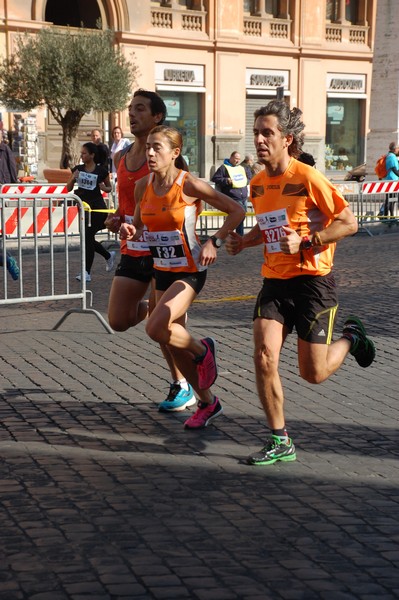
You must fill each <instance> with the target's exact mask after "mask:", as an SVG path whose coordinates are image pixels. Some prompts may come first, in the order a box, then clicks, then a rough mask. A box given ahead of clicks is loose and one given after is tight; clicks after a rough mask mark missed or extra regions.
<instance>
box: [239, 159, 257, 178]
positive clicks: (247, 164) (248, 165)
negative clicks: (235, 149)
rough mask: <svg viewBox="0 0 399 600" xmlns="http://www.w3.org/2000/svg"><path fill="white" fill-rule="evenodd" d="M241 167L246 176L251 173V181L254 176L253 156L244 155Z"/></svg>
mask: <svg viewBox="0 0 399 600" xmlns="http://www.w3.org/2000/svg"><path fill="white" fill-rule="evenodd" d="M240 164H241V166H242V167H244V169H245V170H246V172H247V175H249V173H251V179H252V177H253V176H254V175H255V171H254V164H255V161H254V155H253V154H246V155H245V157H244V160H243V161H242V162H241V163H240Z"/></svg>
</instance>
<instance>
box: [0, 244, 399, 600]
mask: <svg viewBox="0 0 399 600" xmlns="http://www.w3.org/2000/svg"><path fill="white" fill-rule="evenodd" d="M398 247H399V234H397V233H392V234H389V235H388V234H386V235H379V236H375V237H373V238H371V237H369V236H367V235H366V234H358V235H357V236H356V237H354V238H352V239H349V240H344V241H343V242H341V244H340V246H339V250H338V252H337V256H336V267H337V274H338V279H339V284H340V303H341V308H340V313H339V318H338V321H337V333H339V330H340V327H341V325H342V322H343V321H344V319H345V317H346V316H347V315H348V314H349V313H353V312H355V313H357V314H359V315H360V316H362V317H364V321H365V323H366V325H367V327H368V329H369V331H370V333H371V334H372V336H373V338H374V340H375V342H376V346H377V350H378V355H377V359H376V361H375V363H374V364H373V365H372V366H371V367H370V368H369V369H361V368H360V367H358V366H357V364H356V362H355V360H354V359H353V358H352V357H348V359H347V361H346V363H345V365H344V366H343V368H342V369H341V370H340V371H339V372H338V373H337V374H335V375H334V376H333V377H332V378H331V379H330V380H329V381H328V382H326V383H324V384H322V385H320V386H311V385H309V384H306V383H304V382H302V381H301V380H300V379H299V377H298V369H297V364H296V351H295V347H296V340H295V336H290V338H289V340H288V344H287V347H286V349H285V350H284V352H283V356H282V362H281V372H282V376H283V383H284V386H285V392H286V398H287V404H286V412H287V424H288V427H289V431H290V434H291V435H292V437H293V438H294V441H295V444H296V445H297V450H298V453H297V454H298V460H297V461H296V462H294V463H287V464H277V465H273V466H270V467H258V468H256V467H249V466H247V465H246V464H245V463H244V459H245V457H246V456H247V455H248V453H249V452H250V451H252V450H253V449H257V448H258V447H260V446H261V444H262V442H263V440H264V437H265V431H266V430H265V423H264V418H263V415H262V412H261V410H260V408H259V405H258V400H257V396H256V392H255V386H254V375H253V367H252V340H251V315H252V309H253V304H254V300H253V299H248V300H246V299H243V300H241V301H231V300H229V298H232V297H246V296H249V297H251V296H253V295H254V294H256V292H257V291H258V289H259V287H260V275H259V265H260V248H255V249H252V250H251V251H248V252H247V253H243V254H242V255H240V256H239V257H236V258H231V257H228V256H227V255H226V254H225V252H224V251H222V252H220V257H219V262H218V264H217V265H215V266H214V267H213V268H212V269H211V271H210V275H209V278H208V282H207V285H206V287H205V289H204V292H203V293H202V294H201V297H200V300H201V302H198V303H196V304H195V305H194V306H193V308H192V310H191V312H190V318H189V326H190V328H191V330H192V331H193V333H194V334H195V335H198V336H203V335H204V334H207V335H209V334H210V335H213V336H214V337H215V338H216V340H217V341H218V344H219V365H220V376H219V378H218V380H217V386H216V389H217V392H218V394H219V395H220V397H221V399H222V402H223V405H224V408H225V415H224V416H223V417H221V418H220V419H218V420H217V421H216V422H215V423H214V424H213V425H212V426H210V427H209V428H208V429H206V430H205V431H201V432H190V431H184V429H183V426H182V423H183V421H184V419H185V418H186V417H187V415H188V411H187V412H186V413H185V414H182V413H180V414H175V415H164V414H161V413H159V412H158V411H157V403H158V402H159V401H160V400H162V399H163V398H164V397H165V393H166V391H167V388H168V373H167V371H166V368H165V363H164V361H163V360H162V359H161V358H160V352H159V350H158V348H157V346H156V345H155V344H154V343H152V342H151V341H150V340H149V339H148V338H147V337H146V335H145V332H144V328H143V326H142V325H140V326H139V327H137V328H136V329H135V330H131V331H129V332H126V333H123V334H115V335H110V334H109V333H107V332H106V331H105V329H104V328H103V327H102V325H101V324H100V322H99V321H98V320H97V319H96V318H95V317H94V316H93V315H82V314H74V315H71V316H70V317H68V319H67V320H66V321H65V322H64V323H63V325H62V326H61V328H60V330H58V331H53V330H52V327H53V326H54V324H55V323H56V322H57V321H58V319H59V318H60V317H61V316H62V315H63V314H64V312H65V311H66V310H67V309H68V308H70V307H71V305H73V303H71V302H64V301H62V302H47V303H37V304H25V305H14V306H7V307H4V306H3V307H1V308H0V340H1V344H0V353H1V359H2V360H1V369H0V394H1V402H0V423H1V425H0V453H1V470H0V477H1V483H0V485H1V496H0V598H1V600H17V599H29V600H83V599H88V598H90V599H92V600H122V599H128V600H131V599H135V600H144V599H156V600H164V599H166V600H179V599H195V600H268V599H278V598H281V599H284V600H291V599H292V600H294V599H295V600H299V599H301V600H316V599H323V600H349V599H354V598H356V599H362V600H372V599H379V600H391V599H394V598H398V597H399V574H398V573H399V571H398V563H399V543H398V542H399V523H398V520H399V494H398V482H399V477H398V476H399V461H398V457H399V449H398V448H399V439H398V428H397V424H398V417H399V407H398V397H399V393H398V372H399V360H398V348H399V343H398V334H399V311H398V303H399V294H398V288H399V277H398V275H399V266H398V263H399V252H398ZM76 254H77V253H76ZM29 260H30V258H29V256H27V257H26V262H24V265H23V269H24V276H25V280H26V281H27V282H28V281H29V278H30V277H31V273H30V272H29V266H30V263H29ZM72 267H74V265H73V264H72ZM103 269H104V263H103V262H102V259H101V258H100V257H96V259H95V265H94V269H93V282H92V284H91V289H92V290H93V294H94V305H93V307H94V308H95V309H97V310H99V311H101V312H103V313H104V314H106V306H107V295H108V291H109V286H110V282H111V276H110V275H109V274H106V273H105V272H104V271H103ZM72 274H73V275H74V274H75V271H74V270H73V268H72ZM44 279H45V277H44ZM10 281H11V280H10ZM32 281H33V279H32ZM11 285H12V282H11V283H9V286H11Z"/></svg>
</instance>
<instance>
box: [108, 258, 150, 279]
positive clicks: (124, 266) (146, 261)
mask: <svg viewBox="0 0 399 600" xmlns="http://www.w3.org/2000/svg"><path fill="white" fill-rule="evenodd" d="M153 265H154V261H153V258H152V256H150V255H147V256H130V255H129V254H122V256H121V261H120V263H119V265H118V266H117V267H116V271H115V277H128V278H129V279H136V280H137V281H142V282H143V283H148V282H150V281H151V279H152V278H153V276H154V266H153Z"/></svg>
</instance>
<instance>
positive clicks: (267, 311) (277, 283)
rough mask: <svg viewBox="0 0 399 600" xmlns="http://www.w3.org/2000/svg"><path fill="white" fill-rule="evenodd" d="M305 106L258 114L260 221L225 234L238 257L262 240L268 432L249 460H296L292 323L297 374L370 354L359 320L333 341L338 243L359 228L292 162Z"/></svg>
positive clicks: (260, 365)
mask: <svg viewBox="0 0 399 600" xmlns="http://www.w3.org/2000/svg"><path fill="white" fill-rule="evenodd" d="M301 115H302V113H301V111H300V110H299V109H297V108H294V109H292V110H290V109H289V107H288V106H287V104H286V103H285V102H282V101H272V102H270V103H269V104H268V105H267V106H264V107H262V108H260V109H259V110H257V111H256V112H255V123H254V142H255V147H256V151H257V154H258V160H259V161H260V162H261V163H263V164H264V165H265V170H264V171H261V172H260V173H259V174H258V175H256V176H255V177H254V178H253V179H252V181H251V200H252V204H253V206H254V210H255V214H256V219H257V225H255V227H254V228H253V229H252V230H251V231H250V232H248V233H247V234H246V235H244V236H243V237H241V236H239V235H238V234H237V233H235V232H230V234H229V236H228V238H227V242H226V248H227V251H228V252H229V253H230V254H233V255H234V254H238V253H239V252H241V251H242V250H244V249H245V248H249V247H251V246H256V245H258V244H263V245H264V263H263V266H262V275H263V277H264V280H263V287H262V289H261V291H260V293H259V295H258V299H257V302H256V306H255V311H254V344H255V352H254V360H255V373H256V383H257V389H258V394H259V397H260V400H261V403H262V406H263V409H264V412H265V415H266V420H267V423H268V425H269V427H270V430H271V436H270V438H269V439H268V440H267V441H266V443H265V445H264V447H263V448H262V449H261V450H260V451H259V452H257V453H254V454H252V455H251V456H249V457H248V463H249V464H251V465H269V464H272V463H274V462H276V461H292V460H295V459H296V451H295V446H294V444H293V442H292V440H291V439H290V438H289V436H288V433H287V430H286V423H285V416H284V393H283V387H282V382H281V379H280V375H279V371H278V365H279V359H280V352H281V349H282V347H283V345H284V342H285V340H286V338H287V335H288V334H289V333H291V331H292V329H293V327H294V326H295V328H296V332H297V335H298V363H299V372H300V375H301V377H302V378H303V379H305V380H306V381H308V382H309V383H321V382H322V381H324V380H326V379H327V378H328V377H329V376H330V375H332V374H333V373H335V371H337V369H338V368H339V367H340V366H341V364H342V363H343V361H344V360H345V358H346V356H347V354H348V353H349V352H350V353H351V354H352V355H353V356H354V357H355V359H356V361H357V362H358V364H359V365H360V366H361V367H368V366H369V365H370V364H371V363H372V361H373V360H374V356H375V348H374V344H373V342H372V341H371V340H370V339H369V338H368V337H367V335H366V331H365V328H364V326H363V324H362V322H361V321H360V319H359V318H358V317H354V316H352V317H349V318H348V319H347V320H346V321H345V324H344V329H343V333H342V336H341V337H340V338H339V339H338V340H337V341H335V342H334V343H331V340H332V334H333V325H334V319H335V315H336V312H337V308H338V302H337V296H336V289H335V288H336V286H335V280H334V276H333V274H332V265H333V256H334V251H335V245H336V242H337V241H339V240H341V239H343V238H345V237H346V236H349V235H353V234H354V233H356V231H357V227H358V225H357V221H356V218H355V216H354V215H353V213H352V212H351V210H350V209H349V206H348V203H347V202H346V200H345V199H344V197H343V196H342V195H341V194H340V193H339V192H338V191H337V190H336V189H335V188H334V186H333V185H332V184H331V183H330V182H329V181H328V180H327V179H326V178H325V177H324V175H322V174H321V173H320V172H319V171H317V170H316V169H314V168H313V167H310V166H308V165H306V164H303V163H301V162H299V161H298V160H296V158H295V157H297V156H299V154H300V151H301V147H302V144H303V129H304V124H303V122H302V120H301Z"/></svg>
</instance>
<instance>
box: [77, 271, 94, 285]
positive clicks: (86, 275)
mask: <svg viewBox="0 0 399 600" xmlns="http://www.w3.org/2000/svg"><path fill="white" fill-rule="evenodd" d="M76 279H77V280H78V281H82V274H81V273H79V275H76ZM85 280H86V283H89V282H90V281H91V275H90V273H88V272H87V271H85Z"/></svg>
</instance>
